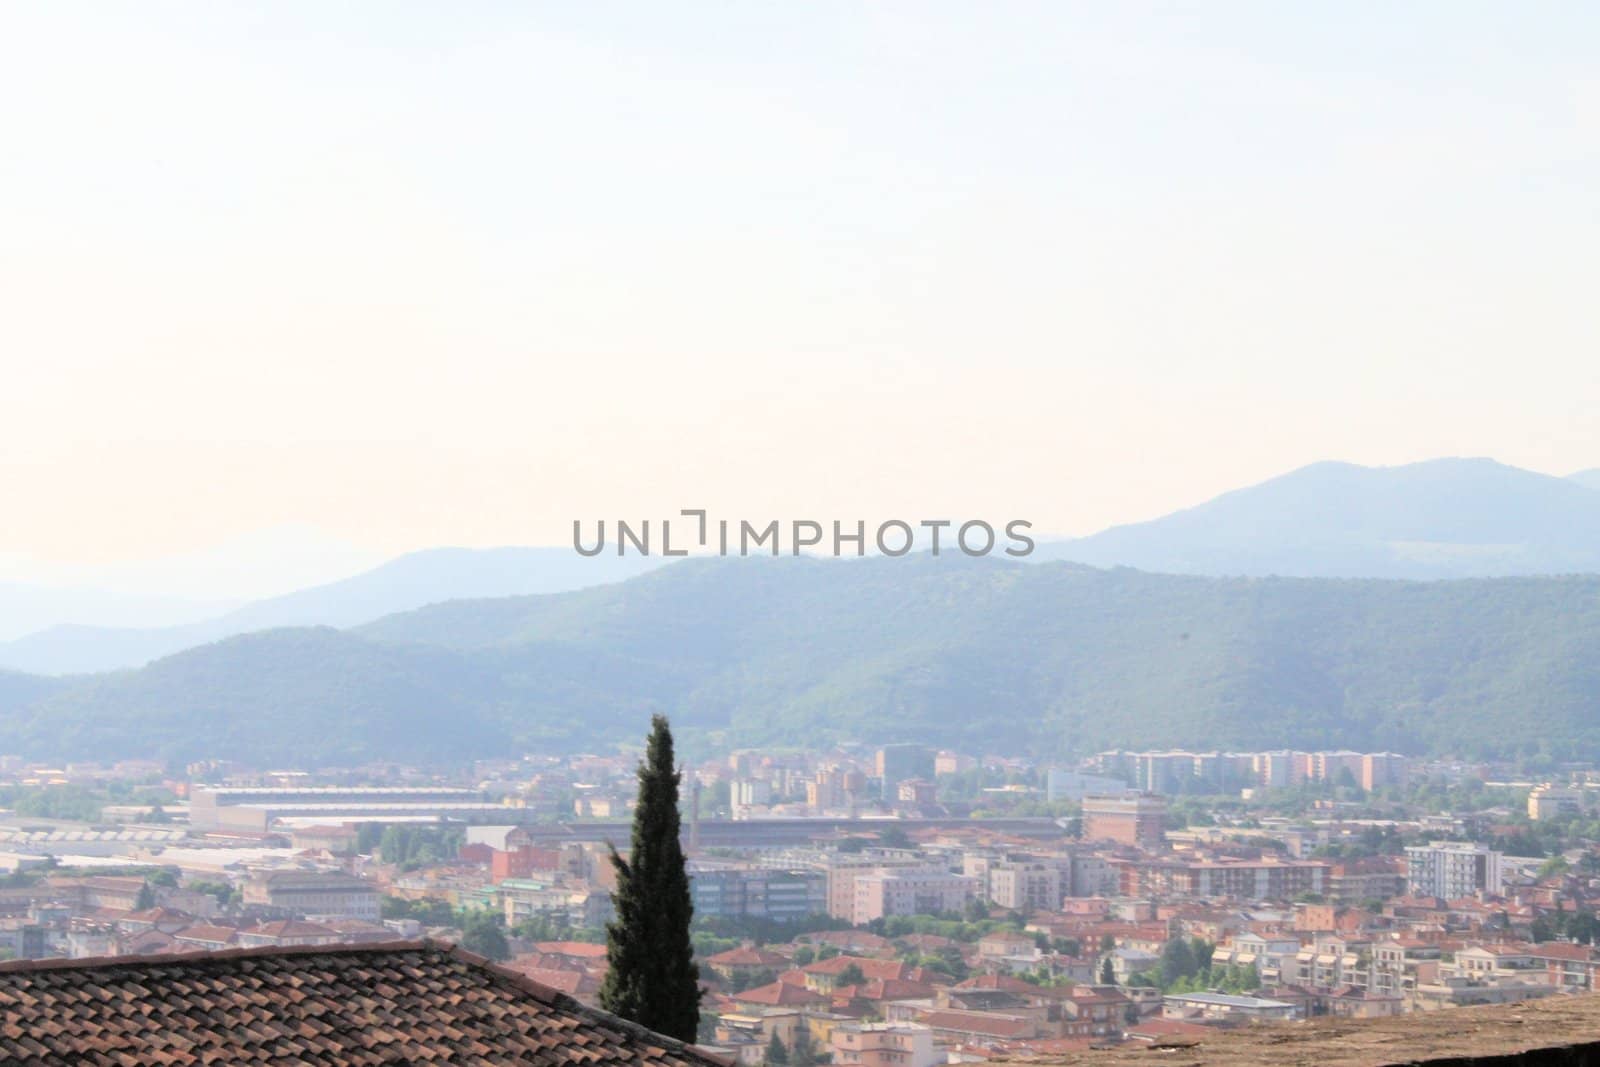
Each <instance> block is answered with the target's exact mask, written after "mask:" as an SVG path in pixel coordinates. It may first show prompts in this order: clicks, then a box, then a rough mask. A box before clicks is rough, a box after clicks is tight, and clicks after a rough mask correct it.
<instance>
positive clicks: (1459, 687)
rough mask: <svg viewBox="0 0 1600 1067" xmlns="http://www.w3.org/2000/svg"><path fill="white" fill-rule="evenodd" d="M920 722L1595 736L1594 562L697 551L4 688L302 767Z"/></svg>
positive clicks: (1402, 742)
mask: <svg viewBox="0 0 1600 1067" xmlns="http://www.w3.org/2000/svg"><path fill="white" fill-rule="evenodd" d="M652 709H661V710H666V711H668V712H670V713H671V714H672V716H673V720H674V725H675V726H676V727H679V728H680V729H681V730H682V732H683V734H684V737H685V739H686V743H689V744H693V743H696V742H697V741H703V740H705V739H707V738H716V739H717V740H720V741H722V742H724V743H732V744H796V745H798V744H809V745H815V744H818V743H821V742H826V741H832V740H849V739H854V740H860V741H866V742H881V741H889V740H904V739H917V740H921V741H925V742H928V743H932V744H939V745H948V746H952V747H958V748H962V749H966V750H983V751H993V750H996V749H1007V748H1009V749H1011V750H1014V751H1031V752H1034V753H1037V754H1039V755H1040V756H1044V757H1050V756H1057V755H1065V754H1070V753H1083V752H1089V751H1095V750H1097V749H1100V748H1105V747H1110V746H1114V745H1129V746H1140V747H1144V746H1160V745H1192V746H1205V747H1208V748H1209V747H1223V748H1227V747H1247V748H1262V747H1275V746H1298V747H1311V746H1316V747H1321V746H1350V747H1357V748H1389V749H1395V750H1398V751H1403V752H1410V753H1416V754H1423V753H1439V754H1443V753H1456V754H1462V755H1468V756H1475V755H1476V756H1482V755H1490V754H1500V755H1512V754H1516V753H1524V752H1534V751H1559V752H1561V753H1563V754H1564V755H1565V756H1566V757H1567V758H1574V759H1582V758H1594V757H1595V756H1596V755H1600V715H1596V711H1597V710H1600V577H1591V576H1585V577H1575V576H1569V577H1530V578H1505V579H1475V580H1463V581H1449V582H1394V581H1374V580H1326V579H1301V578H1264V579H1263V578H1208V577H1198V576H1181V575H1161V574H1147V573H1143V572H1139V571H1134V570H1128V569H1115V570H1098V569H1094V568H1089V567H1084V566H1078V565H1072V564H1064V563H1053V564H1042V565H1027V564H1017V563H1010V562H1002V561H998V560H992V559H985V560H968V559H964V558H961V557H941V558H939V559H937V560H935V559H931V558H929V557H926V556H923V557H906V558H904V559H868V560H863V561H855V560H852V561H832V560H815V559H792V558H786V559H778V560H773V559H762V560H756V559H749V560H738V559H729V560H693V561H687V562H683V563H679V564H677V565H675V566H672V567H668V568H663V569H661V570H658V571H655V572H652V573H649V574H645V575H643V576H640V577H637V578H634V579H632V580H629V581H627V582H623V583H619V584H613V585H606V586H600V587H595V588H590V589H585V590H580V591H576V592H566V593H559V594H552V595H543V596H525V597H510V598H498V599H493V600H481V601H453V602H449V603H443V604H438V605H434V606H430V607H427V608H422V609H419V610H416V611H411V612H406V613H402V614H398V615H392V616H388V617H385V618H383V619H380V620H378V621H376V622H373V623H371V624H368V625H366V626H363V627H360V628H358V629H356V630H354V631H349V632H338V631H335V630H331V629H285V630H272V631H266V632H262V633H256V634H250V635H246V636H241V637H235V638H232V639H229V640H227V641H224V642H221V643H218V644H213V645H208V646H206V647H202V648H196V649H192V650H190V651H187V652H184V653H182V654H181V655H178V656H173V657H170V658H168V659H164V660H162V661H160V662H157V663H154V664H152V665H150V666H148V667H145V668H143V669H142V670H138V671H126V672H119V673H117V674H111V675H105V676H101V677H97V678H90V679H74V680H71V681H70V682H69V683H67V684H65V686H64V688H61V689H58V690H56V691H54V692H49V693H46V694H44V695H43V696H40V697H39V698H37V699H35V700H33V701H31V702H30V703H28V704H27V705H26V706H25V707H22V708H18V707H15V706H13V707H11V708H10V709H9V710H7V709H5V708H4V707H0V734H3V736H5V737H6V738H7V746H8V748H10V749H11V750H13V751H17V752H21V753H23V754H25V755H33V756H38V757H42V758H66V757H79V758H90V757H105V756H111V755H117V754H123V755H131V754H143V753H151V754H158V755H161V756H164V757H168V758H172V759H193V758H199V757H203V756H217V757H232V758H240V759H246V760H249V761H251V762H270V763H286V764H318V763H330V762H332V763H348V762H351V761H356V760H364V759H369V758H387V759H408V760H424V761H429V762H436V761H441V760H448V759H465V758H466V757H468V756H471V755H474V754H479V755H481V754H483V753H485V752H505V751H518V750H538V749H547V750H548V749H563V750H575V749H582V748H592V747H597V746H605V745H607V744H609V743H611V742H615V741H618V740H624V739H628V738H632V737H635V736H637V734H638V732H639V729H640V723H642V722H645V721H647V718H646V717H647V715H648V714H649V712H650V711H651V710H652Z"/></svg>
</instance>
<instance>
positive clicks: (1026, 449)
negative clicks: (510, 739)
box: [0, 0, 1600, 563]
mask: <svg viewBox="0 0 1600 1067" xmlns="http://www.w3.org/2000/svg"><path fill="white" fill-rule="evenodd" d="M1597 13H1600V8H1597V7H1596V6H1594V5H1590V4H1579V3H1573V4H1554V3H1547V4H1511V3H1499V4H1493V5H1476V4H1468V3H1462V2H1455V0H1452V2H1448V3H1439V4H1421V3H1410V4H1404V3H1401V4H1379V3H1356V4H1351V3H1327V4H1322V5H1314V4H1283V3H1276V2H1275V3H1263V4H1259V5H1257V4H1224V3H1205V4H1194V5H1185V4H1162V5H1148V6H1147V5H1138V4H1133V3H1124V2H1115V3H1112V2H1105V3H1094V4H1089V3H1080V4H1071V3H1061V2H1052V3H1046V4H1040V5H1037V6H1035V5H1028V4H1005V3H997V4H989V3H985V4H972V3H963V4H951V5H939V4H930V3H925V2H918V3H906V4H894V3H848V4H825V3H803V4H751V3H739V4H734V3H729V4H709V3H699V4H696V3H680V4H670V5H663V4H643V3H641V4H637V5H626V4H604V3H599V4H591V3H572V4H564V5H555V4H548V5H546V4H533V3H517V4H504V5H498V4H491V3H476V4H460V5H447V4H442V3H436V4H428V5H421V4H416V5H413V4H398V3H369V4H330V3H325V2H316V3H305V4H289V3H272V4H266V3H263V4H260V5H249V6H247V5H234V4H225V3H213V2H198V0H197V2H195V3H189V4H156V3H146V4H108V5H105V6H97V5H92V4H87V3H37V4H22V3H9V4H5V5H4V6H0V205H3V206H0V212H3V213H0V501H3V502H4V503H3V507H4V516H5V521H4V522H3V523H0V554H4V555H9V556H11V557H18V556H22V557H33V558H37V559H40V560H47V561H48V560H54V561H58V562H60V561H69V562H79V563H84V562H106V561H110V560H115V559H119V558H126V557H140V556H148V555H156V554H164V553H172V552H183V551H189V550H192V549H195V548H198V547H201V546H205V545H208V544H212V543H214V542H216V541H218V540H221V539H225V538H229V537H235V536H238V535H241V534H245V533H248V532H250V531H253V530H258V529H260V528H263V527H270V526H277V525H281V524H285V523H300V524H309V525H311V526H314V527H317V528H320V529H321V530H324V531H327V532H328V533H329V534H331V535H334V536H337V537H339V538H342V539H345V540H348V541H350V542H353V543H354V544H356V545H358V546H360V547H361V548H362V549H363V550H371V551H375V552H384V553H387V552H397V551H401V550H405V549H409V548H413V547H418V546H422V545H429V544H441V543H455V544H500V543H541V542H542V543H562V542H564V541H565V539H566V538H567V537H568V536H569V532H570V522H571V520H572V519H573V518H574V517H580V516H581V517H584V518H586V519H588V518H592V517H597V516H601V515H606V516H613V517H614V516H617V515H626V516H646V515H658V514H660V513H662V512H670V511H675V510H676V509H677V508H680V507H692V506H706V507H710V508H712V509H714V510H716V511H718V512H721V513H722V514H726V515H731V516H739V515H744V516H751V517H763V518H765V517H778V518H792V517H816V518H836V517H838V518H854V517H856V516H864V517H874V516H878V517H881V516H885V515H903V516H905V517H907V518H916V517H938V516H972V515H979V516H988V517H993V518H1010V517H1024V518H1029V519H1032V520H1033V521H1034V523H1035V525H1036V527H1038V528H1040V529H1044V530H1054V531H1061V532H1069V533H1087V532H1091V531H1093V530H1095V529H1097V528H1100V527H1103V526H1105V525H1108V524H1111V523H1116V522H1123V521H1130V520H1136V519H1141V518H1146V517H1149V516H1152V515H1155V514H1158V513H1161V512H1165V511H1168V510H1171V509H1173V508H1176V507H1179V506H1184V505H1187V504H1191V503H1195V502H1197V501H1199V500H1202V499H1204V498H1206V497H1209V496H1212V495H1214V494H1215V493H1216V492H1219V491H1221V490H1225V489H1228V488H1232V487H1235V486H1238V485H1241V484H1244V483H1248V482H1253V481H1257V480H1260V479H1262V478H1264V477H1267V476H1270V475H1273V474H1276V473H1279V472H1281V471H1284V470H1287V469H1289V468H1292V467H1295V466H1298V465H1301V464H1303V463H1307V462H1311V461H1314V460H1318V459H1327V458H1338V459H1348V460H1354V461H1357V462H1364V463H1400V462H1406V461H1410V460H1415V459H1421V458H1427V457H1433V456H1442V455H1492V456H1495V457H1497V458H1499V459H1501V460H1503V461H1506V462H1509V463H1514V464H1517V465H1519V466H1525V467H1530V468H1533V469H1537V470H1543V471H1547V472H1551V473H1558V474H1564V473H1567V472H1569V471H1571V470H1575V469H1578V468H1582V467H1591V466H1597V465H1600V414H1597V411H1600V344H1597V342H1600V329H1597V318H1600V311H1597V309H1600V301H1597V300H1596V296H1595V288H1596V284H1597V278H1600V270H1597V267H1600V264H1597V262H1596V258H1597V253H1596V250H1597V249H1600V222H1597V206H1596V204H1597V202H1596V197H1595V191H1596V189H1600V160H1597V155H1600V67H1597V65H1596V63H1595V57H1596V55H1597V54H1600V32H1597V30H1600V15H1597Z"/></svg>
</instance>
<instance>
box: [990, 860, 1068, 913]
mask: <svg viewBox="0 0 1600 1067" xmlns="http://www.w3.org/2000/svg"><path fill="white" fill-rule="evenodd" d="M988 880H989V899H990V900H992V901H993V902H994V903H995V904H997V905H999V906H1000V907H1002V908H1010V909H1011V910H1012V911H1022V912H1032V911H1037V910H1039V909H1041V908H1043V909H1045V910H1047V911H1059V910H1060V909H1061V898H1062V897H1064V896H1066V889H1067V888H1068V886H1067V885H1065V884H1064V882H1069V881H1070V880H1071V874H1070V872H1069V873H1068V875H1067V877H1066V878H1065V879H1063V877H1062V872H1061V865H1060V864H1059V863H1050V862H1047V861H1043V860H1034V861H1025V860H1006V861H1003V862H999V863H991V864H989V871H988Z"/></svg>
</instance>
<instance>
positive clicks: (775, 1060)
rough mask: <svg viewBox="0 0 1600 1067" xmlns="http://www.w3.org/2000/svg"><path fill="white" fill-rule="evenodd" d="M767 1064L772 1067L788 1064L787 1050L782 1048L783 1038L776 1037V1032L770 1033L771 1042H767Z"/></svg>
mask: <svg viewBox="0 0 1600 1067" xmlns="http://www.w3.org/2000/svg"><path fill="white" fill-rule="evenodd" d="M766 1060H767V1063H769V1064H771V1065H772V1067H782V1065H783V1064H786V1063H788V1062H789V1050H788V1049H787V1048H785V1047H784V1044H783V1038H781V1037H779V1036H778V1031H776V1030H774V1031H772V1040H771V1041H768V1042H767V1057H766Z"/></svg>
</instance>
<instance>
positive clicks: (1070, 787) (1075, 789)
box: [1044, 767, 1133, 803]
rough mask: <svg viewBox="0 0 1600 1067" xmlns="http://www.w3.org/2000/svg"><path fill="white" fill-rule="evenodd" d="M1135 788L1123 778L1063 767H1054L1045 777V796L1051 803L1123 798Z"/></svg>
mask: <svg viewBox="0 0 1600 1067" xmlns="http://www.w3.org/2000/svg"><path fill="white" fill-rule="evenodd" d="M1131 792H1133V788H1132V787H1131V786H1129V785H1128V783H1127V782H1125V781H1123V780H1122V779H1121V778H1111V777H1108V776H1106V775H1102V774H1085V773H1083V772H1082V771H1070V770H1066V769H1064V768H1061V767H1052V768H1051V769H1050V770H1049V771H1048V772H1047V773H1046V775H1045V785H1044V795H1045V799H1046V800H1048V801H1050V802H1051V803H1055V802H1056V801H1059V800H1073V801H1077V800H1082V799H1083V798H1084V797H1089V796H1099V797H1113V796H1121V795H1122V794H1123V793H1131Z"/></svg>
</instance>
